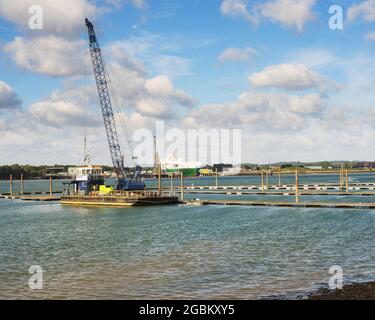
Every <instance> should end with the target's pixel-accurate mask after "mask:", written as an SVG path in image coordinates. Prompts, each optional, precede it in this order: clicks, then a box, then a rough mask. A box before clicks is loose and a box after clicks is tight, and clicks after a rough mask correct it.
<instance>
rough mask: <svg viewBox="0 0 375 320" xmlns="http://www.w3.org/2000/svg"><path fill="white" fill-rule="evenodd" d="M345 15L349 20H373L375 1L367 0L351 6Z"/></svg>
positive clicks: (374, 16)
mask: <svg viewBox="0 0 375 320" xmlns="http://www.w3.org/2000/svg"><path fill="white" fill-rule="evenodd" d="M347 17H348V21H350V22H352V21H355V20H357V19H363V20H364V21H367V22H373V21H375V1H374V0H367V1H363V2H361V3H360V4H355V5H353V6H351V7H350V8H349V9H348V11H347Z"/></svg>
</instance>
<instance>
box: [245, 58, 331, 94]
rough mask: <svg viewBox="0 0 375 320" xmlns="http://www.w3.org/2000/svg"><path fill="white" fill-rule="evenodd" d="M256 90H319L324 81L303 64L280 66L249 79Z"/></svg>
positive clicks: (268, 68) (274, 66)
mask: <svg viewBox="0 0 375 320" xmlns="http://www.w3.org/2000/svg"><path fill="white" fill-rule="evenodd" d="M249 80H250V83H251V85H252V86H253V87H254V88H281V89H288V90H304V89H310V88H319V87H322V86H323V84H324V79H323V78H322V77H321V76H320V75H319V74H317V73H316V72H314V71H312V70H310V69H309V68H307V67H306V66H305V65H303V64H280V65H273V66H269V67H266V68H265V69H264V70H263V71H261V72H259V73H255V74H253V75H251V76H250V77H249Z"/></svg>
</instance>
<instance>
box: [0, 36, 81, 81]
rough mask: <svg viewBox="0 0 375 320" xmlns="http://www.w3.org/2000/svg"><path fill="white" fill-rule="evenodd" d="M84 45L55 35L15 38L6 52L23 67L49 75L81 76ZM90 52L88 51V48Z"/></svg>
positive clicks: (6, 47) (6, 46)
mask: <svg viewBox="0 0 375 320" xmlns="http://www.w3.org/2000/svg"><path fill="white" fill-rule="evenodd" d="M85 49H86V48H85V47H84V42H83V41H82V40H76V41H73V40H66V39H64V38H60V37H57V36H54V35H49V36H46V37H37V38H23V37H16V38H15V39H14V40H13V41H12V42H10V43H7V44H6V45H5V47H4V52H5V53H6V54H7V55H8V56H10V57H11V59H13V61H14V62H15V63H16V64H17V65H18V66H20V67H22V68H25V69H27V70H29V71H32V72H36V73H41V74H46V75H49V76H54V77H55V76H56V77H60V76H72V75H77V74H82V73H83V69H84V67H83V66H84V64H85V57H87V52H86V51H85ZM86 50H87V49H86Z"/></svg>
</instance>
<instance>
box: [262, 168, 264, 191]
mask: <svg viewBox="0 0 375 320" xmlns="http://www.w3.org/2000/svg"><path fill="white" fill-rule="evenodd" d="M262 192H264V172H263V171H262Z"/></svg>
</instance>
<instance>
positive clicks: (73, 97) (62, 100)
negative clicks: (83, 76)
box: [29, 89, 100, 128]
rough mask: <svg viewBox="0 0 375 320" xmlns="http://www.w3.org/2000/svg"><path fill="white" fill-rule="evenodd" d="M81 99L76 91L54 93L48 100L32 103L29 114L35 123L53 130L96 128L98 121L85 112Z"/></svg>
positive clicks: (91, 114)
mask: <svg viewBox="0 0 375 320" xmlns="http://www.w3.org/2000/svg"><path fill="white" fill-rule="evenodd" d="M82 97H83V95H82V93H81V92H80V91H79V90H77V89H75V90H69V89H68V90H66V91H62V92H60V91H54V92H52V94H51V96H50V97H49V98H47V99H44V100H41V101H39V102H36V103H34V104H33V105H32V106H31V107H30V109H29V112H30V114H31V115H32V116H33V117H34V118H35V121H36V122H40V123H43V125H45V126H51V127H54V128H63V127H64V128H66V127H75V126H77V127H90V126H94V127H95V126H98V125H99V124H100V122H99V119H98V118H97V117H96V116H95V114H93V113H92V112H86V111H85V109H84V103H83V101H82V100H83V99H82Z"/></svg>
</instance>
